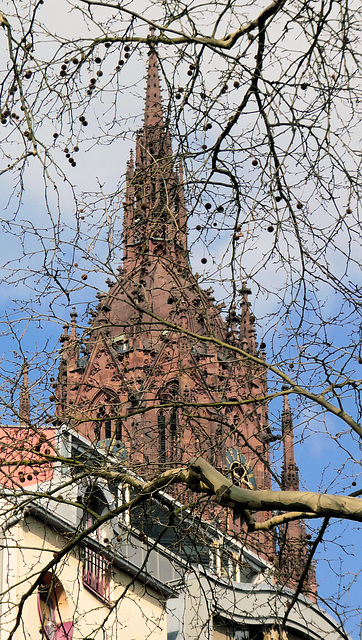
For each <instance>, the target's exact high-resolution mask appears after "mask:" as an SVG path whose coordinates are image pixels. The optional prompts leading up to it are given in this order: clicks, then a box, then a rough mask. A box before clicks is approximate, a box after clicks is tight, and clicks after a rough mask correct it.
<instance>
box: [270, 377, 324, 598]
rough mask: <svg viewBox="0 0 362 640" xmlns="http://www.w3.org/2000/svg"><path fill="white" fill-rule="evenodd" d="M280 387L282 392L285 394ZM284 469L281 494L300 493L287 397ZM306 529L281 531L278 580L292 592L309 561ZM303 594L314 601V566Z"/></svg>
mask: <svg viewBox="0 0 362 640" xmlns="http://www.w3.org/2000/svg"><path fill="white" fill-rule="evenodd" d="M287 389H288V387H286V386H283V387H282V390H283V391H287ZM282 438H283V466H282V474H281V488H282V489H283V490H284V491H299V472H298V467H297V465H296V462H295V457H294V432H293V419H292V413H291V410H290V407H289V399H288V395H287V394H286V393H285V394H284V398H283V413H282ZM307 539H308V536H307V534H306V528H305V523H304V520H294V521H291V522H289V523H288V524H287V525H286V526H285V527H284V529H283V530H282V532H281V540H280V550H281V555H280V558H279V571H280V581H281V582H282V583H283V584H285V585H286V586H289V587H291V588H292V589H295V588H296V587H297V586H298V584H299V582H300V579H301V577H302V575H303V573H304V570H305V566H306V563H307V558H308V548H307ZM302 591H303V592H304V593H306V594H307V595H308V597H309V598H311V600H314V601H315V600H316V598H317V582H316V573H315V566H314V564H312V565H311V567H310V568H309V571H308V573H307V575H306V576H305V578H304V581H303V585H302Z"/></svg>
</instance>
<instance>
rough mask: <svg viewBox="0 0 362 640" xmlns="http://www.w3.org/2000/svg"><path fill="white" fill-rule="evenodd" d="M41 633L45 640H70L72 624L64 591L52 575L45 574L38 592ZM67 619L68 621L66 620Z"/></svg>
mask: <svg viewBox="0 0 362 640" xmlns="http://www.w3.org/2000/svg"><path fill="white" fill-rule="evenodd" d="M38 612H39V617H40V622H41V633H42V636H43V638H46V639H47V640H71V638H72V635H73V622H72V621H71V620H69V617H70V615H69V611H68V603H67V598H66V595H65V591H64V589H63V587H62V585H61V583H60V581H59V580H58V578H56V577H55V576H54V575H53V574H51V573H47V574H46V575H45V576H44V579H43V582H42V583H41V585H40V586H39V591H38ZM67 618H68V619H67Z"/></svg>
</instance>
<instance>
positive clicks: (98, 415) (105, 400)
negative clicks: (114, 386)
mask: <svg viewBox="0 0 362 640" xmlns="http://www.w3.org/2000/svg"><path fill="white" fill-rule="evenodd" d="M118 404H119V400H118V398H117V396H116V395H114V394H112V393H110V392H108V391H106V390H104V391H101V392H100V393H98V394H97V395H96V397H95V398H94V399H93V401H92V405H93V411H94V413H93V415H94V422H93V431H94V439H95V441H96V442H98V441H99V440H110V439H111V438H113V435H115V437H116V438H117V439H119V438H118V437H117V431H118V423H119V419H118V416H117V414H118Z"/></svg>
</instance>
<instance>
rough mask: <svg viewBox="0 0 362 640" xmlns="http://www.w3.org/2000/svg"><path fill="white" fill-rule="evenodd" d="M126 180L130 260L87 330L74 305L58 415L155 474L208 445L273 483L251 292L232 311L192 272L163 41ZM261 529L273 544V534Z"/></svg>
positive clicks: (238, 471)
mask: <svg viewBox="0 0 362 640" xmlns="http://www.w3.org/2000/svg"><path fill="white" fill-rule="evenodd" d="M126 180H127V185H126V196H125V202H124V223H123V266H122V267H120V268H119V269H118V274H119V275H118V277H117V280H116V281H111V280H108V281H107V284H108V287H109V290H108V292H106V293H99V294H97V297H98V300H99V304H98V305H97V307H96V308H95V310H94V311H93V318H92V321H91V325H90V329H89V330H88V331H87V332H86V335H84V336H83V338H82V339H80V338H79V337H78V335H77V330H76V313H75V311H74V310H73V313H72V314H71V324H70V327H65V330H64V333H63V335H62V337H61V340H62V343H63V346H62V351H61V362H60V370H59V376H58V380H57V385H56V386H57V388H56V392H55V395H56V401H57V416H58V419H59V420H61V421H64V422H66V423H68V424H71V425H72V426H73V428H74V429H77V430H78V431H79V432H80V433H82V434H83V435H84V436H86V437H87V438H88V439H89V440H90V441H91V442H92V443H94V444H95V445H97V443H98V444H99V443H103V446H107V447H108V446H109V447H110V449H112V450H113V451H114V450H117V447H118V449H119V450H121V451H122V452H123V459H124V463H125V464H128V463H130V464H131V465H132V468H133V469H135V470H136V472H137V473H139V474H140V475H143V476H145V477H147V476H153V475H156V474H157V473H159V472H160V471H162V470H164V469H166V468H170V467H172V466H179V465H180V464H187V462H188V461H189V460H190V459H191V458H192V457H194V456H195V455H202V456H204V457H205V458H206V459H208V460H209V461H210V462H211V463H212V464H213V465H215V466H216V467H217V468H219V469H220V470H222V471H223V472H224V473H226V474H229V476H230V477H232V479H233V481H234V482H235V483H239V484H241V485H244V486H248V487H249V488H255V487H257V488H259V489H269V488H270V487H271V477H270V470H269V469H270V466H269V459H270V456H269V446H270V440H271V439H272V436H271V433H270V430H269V426H268V414H267V406H266V404H263V403H260V402H259V403H256V402H255V403H254V402H253V398H258V399H260V398H261V397H263V396H264V395H265V394H266V393H267V382H266V372H265V368H264V367H262V366H261V365H260V364H258V363H257V362H254V361H253V360H250V359H249V358H247V357H246V356H245V355H244V356H243V355H241V354H239V353H237V352H236V351H233V348H234V347H237V348H239V349H242V350H243V351H244V352H245V353H247V354H250V355H252V356H258V357H259V358H263V357H264V352H263V350H258V348H257V343H256V337H255V329H254V326H253V317H252V315H251V313H250V308H249V302H248V294H249V293H250V292H249V291H248V289H247V287H246V285H245V284H244V285H241V289H240V295H241V304H240V310H239V311H238V310H236V309H231V310H230V313H229V317H228V322H226V321H225V320H224V318H223V317H222V315H221V306H220V305H219V306H218V305H217V304H216V303H215V300H214V298H213V291H212V289H208V290H206V291H205V290H203V289H202V288H201V287H200V286H199V284H198V279H197V277H196V276H195V275H193V273H192V271H191V267H190V262H189V255H188V248H187V211H186V207H185V196H184V185H183V174H182V165H181V163H180V162H178V161H177V158H175V157H174V156H173V153H172V146H171V139H170V134H169V129H168V126H167V123H166V122H165V119H164V115H163V110H162V104H161V93H160V81H159V74H158V66H157V54H156V51H155V49H154V48H152V47H151V48H150V52H149V62H148V72H147V90H146V101H145V114H144V124H143V127H142V129H141V130H140V131H139V132H138V134H137V140H136V153H135V156H134V157H133V154H131V157H130V160H129V162H128V164H127V171H126ZM80 346H81V347H82V349H83V351H82V355H81V356H80ZM267 515H268V514H259V516H258V519H259V517H260V519H262V520H264V519H265V517H267ZM230 523H234V524H231V525H230ZM230 526H231V528H233V526H234V531H235V532H236V531H237V530H240V526H241V525H240V521H239V523H238V522H237V518H235V516H234V519H233V518H232V517H231V516H229V520H228V527H229V529H230ZM255 540H256V542H257V543H258V544H257V545H256V546H255V548H257V547H258V548H259V550H260V546H262V549H263V552H264V555H266V556H271V555H272V554H273V542H272V538H271V537H270V538H267V537H266V536H265V535H264V534H263V535H262V536H259V537H258V536H255Z"/></svg>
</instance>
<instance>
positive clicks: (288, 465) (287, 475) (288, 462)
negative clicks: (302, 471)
mask: <svg viewBox="0 0 362 640" xmlns="http://www.w3.org/2000/svg"><path fill="white" fill-rule="evenodd" d="M286 390H287V387H283V391H286ZM282 437H283V468H282V489H283V490H284V491H299V471H298V467H297V465H296V462H295V457H294V433H293V419H292V413H291V411H290V407H289V399H288V395H287V394H285V395H284V398H283V413H282Z"/></svg>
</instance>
